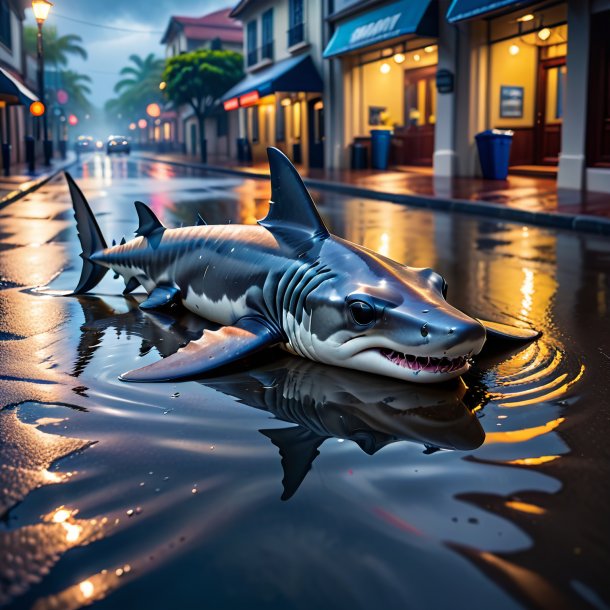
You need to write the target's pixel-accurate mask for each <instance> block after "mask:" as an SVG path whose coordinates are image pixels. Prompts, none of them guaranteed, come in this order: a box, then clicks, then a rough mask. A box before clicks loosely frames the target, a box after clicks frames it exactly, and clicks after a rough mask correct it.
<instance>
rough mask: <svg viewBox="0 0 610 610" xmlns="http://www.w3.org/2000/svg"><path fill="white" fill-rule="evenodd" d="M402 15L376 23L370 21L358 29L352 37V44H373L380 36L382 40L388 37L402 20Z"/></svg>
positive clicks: (378, 20) (391, 16)
mask: <svg viewBox="0 0 610 610" xmlns="http://www.w3.org/2000/svg"><path fill="white" fill-rule="evenodd" d="M401 15H402V13H394V14H393V15H390V16H389V17H384V18H383V19H377V20H376V21H370V22H369V23H365V24H364V25H361V26H360V27H357V28H356V29H355V30H354V31H353V32H352V35H351V36H350V39H349V43H350V44H359V43H368V42H373V41H374V40H375V39H376V38H377V37H378V36H381V37H382V39H385V38H386V37H388V34H390V33H391V32H392V31H393V30H394V28H395V27H396V23H397V22H398V20H399V19H400V16H401Z"/></svg>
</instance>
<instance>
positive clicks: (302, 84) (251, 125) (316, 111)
mask: <svg viewBox="0 0 610 610" xmlns="http://www.w3.org/2000/svg"><path fill="white" fill-rule="evenodd" d="M231 16H232V17H233V18H238V19H241V20H242V22H243V23H244V26H245V39H244V59H245V71H246V76H245V78H244V79H243V81H241V82H240V83H238V84H237V85H236V86H235V87H233V88H232V89H231V90H230V91H228V92H227V93H226V94H225V96H224V97H223V102H224V107H225V109H227V110H229V111H230V112H231V113H232V114H233V115H235V116H238V117H239V137H240V143H241V146H240V150H239V159H240V160H242V161H244V160H250V159H252V160H254V161H255V162H262V161H265V160H266V148H267V147H268V146H277V147H278V148H280V149H281V150H283V151H284V152H285V153H286V154H287V155H288V156H289V157H290V158H291V159H292V160H293V161H294V162H295V163H298V164H302V165H303V166H305V167H323V165H324V147H325V136H324V134H325V116H324V100H323V90H324V86H323V79H322V76H321V74H322V72H323V70H324V69H325V66H324V64H323V59H322V50H323V30H324V28H323V24H324V22H323V2H321V1H308V2H306V1H305V0H276V1H273V0H257V1H256V2H254V1H252V0H241V1H240V2H239V3H238V4H237V5H236V6H235V8H234V9H233V11H232V12H231Z"/></svg>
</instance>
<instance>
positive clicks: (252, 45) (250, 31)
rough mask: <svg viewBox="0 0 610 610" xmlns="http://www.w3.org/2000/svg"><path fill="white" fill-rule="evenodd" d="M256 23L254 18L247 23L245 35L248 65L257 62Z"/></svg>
mask: <svg viewBox="0 0 610 610" xmlns="http://www.w3.org/2000/svg"><path fill="white" fill-rule="evenodd" d="M256 26H257V24H256V19H254V20H253V21H250V23H248V28H247V35H248V43H247V44H248V46H247V49H248V57H247V59H248V65H249V66H253V65H254V64H255V63H257V62H258V40H257V27H256Z"/></svg>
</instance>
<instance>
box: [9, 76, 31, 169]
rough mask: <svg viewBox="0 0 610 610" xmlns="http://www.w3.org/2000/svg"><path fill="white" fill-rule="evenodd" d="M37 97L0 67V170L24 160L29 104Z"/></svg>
mask: <svg viewBox="0 0 610 610" xmlns="http://www.w3.org/2000/svg"><path fill="white" fill-rule="evenodd" d="M37 100H38V98H37V97H36V95H34V93H32V92H31V91H30V90H29V89H28V88H27V87H26V86H25V85H24V84H23V83H22V82H20V81H19V80H18V78H17V77H16V76H15V75H14V74H13V73H11V72H10V71H9V70H7V69H4V68H0V141H1V152H2V155H1V156H2V171H3V172H4V174H5V175H8V174H9V173H10V166H11V164H13V163H20V162H23V161H25V150H24V148H25V147H24V138H25V135H26V122H27V121H28V118H29V119H30V121H31V118H30V117H29V112H28V110H27V109H29V107H30V104H32V102H35V101H37Z"/></svg>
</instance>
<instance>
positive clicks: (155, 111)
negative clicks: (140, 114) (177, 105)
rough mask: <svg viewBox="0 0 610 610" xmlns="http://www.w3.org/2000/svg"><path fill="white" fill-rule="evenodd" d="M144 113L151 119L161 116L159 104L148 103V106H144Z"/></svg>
mask: <svg viewBox="0 0 610 610" xmlns="http://www.w3.org/2000/svg"><path fill="white" fill-rule="evenodd" d="M146 114H147V115H148V116H150V117H152V118H153V119H156V118H157V117H159V116H161V108H159V104H148V106H146Z"/></svg>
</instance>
